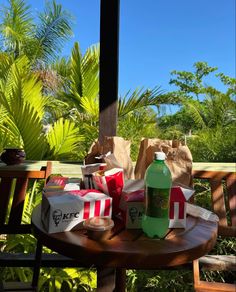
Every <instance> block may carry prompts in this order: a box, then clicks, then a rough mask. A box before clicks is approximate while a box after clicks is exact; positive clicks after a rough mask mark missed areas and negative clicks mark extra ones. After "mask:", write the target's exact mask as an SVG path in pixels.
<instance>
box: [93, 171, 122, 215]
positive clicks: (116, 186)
mask: <svg viewBox="0 0 236 292" xmlns="http://www.w3.org/2000/svg"><path fill="white" fill-rule="evenodd" d="M93 182H94V185H95V187H96V188H97V189H98V190H100V191H102V192H104V193H105V194H107V195H109V196H110V197H112V213H113V215H115V214H117V213H118V212H119V204H120V198H121V194H122V190H123V187H124V171H123V169H122V168H112V169H109V170H106V171H95V172H94V173H93Z"/></svg>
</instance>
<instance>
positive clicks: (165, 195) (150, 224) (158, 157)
mask: <svg viewBox="0 0 236 292" xmlns="http://www.w3.org/2000/svg"><path fill="white" fill-rule="evenodd" d="M165 158H166V155H165V153H164V152H155V157H154V160H153V162H152V163H151V164H150V165H149V167H148V168H147V170H146V173H145V178H144V180H145V210H144V214H143V217H142V229H143V231H144V233H145V234H146V235H147V236H148V237H158V238H162V237H164V236H165V234H166V232H167V230H168V227H169V196H170V190H171V185H172V178H171V173H170V170H169V168H168V166H167V165H166V164H165Z"/></svg>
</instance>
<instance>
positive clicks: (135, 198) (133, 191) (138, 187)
mask: <svg viewBox="0 0 236 292" xmlns="http://www.w3.org/2000/svg"><path fill="white" fill-rule="evenodd" d="M143 201H144V180H143V179H138V180H132V179H131V180H126V181H125V185H124V188H123V192H122V195H121V200H120V211H121V215H122V217H123V220H124V221H125V226H126V228H127V229H138V228H141V222H142V215H143V208H144V204H143Z"/></svg>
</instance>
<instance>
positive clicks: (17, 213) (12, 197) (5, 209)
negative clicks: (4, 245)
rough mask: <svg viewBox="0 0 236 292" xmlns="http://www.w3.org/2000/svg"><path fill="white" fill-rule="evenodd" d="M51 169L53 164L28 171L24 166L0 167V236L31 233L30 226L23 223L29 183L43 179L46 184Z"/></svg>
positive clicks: (48, 163) (49, 163)
mask: <svg viewBox="0 0 236 292" xmlns="http://www.w3.org/2000/svg"><path fill="white" fill-rule="evenodd" d="M51 169H52V163H51V162H47V165H46V166H43V167H42V168H41V169H40V170H32V169H27V167H26V166H24V165H21V167H15V168H14V166H7V167H6V166H5V167H0V234H24V233H30V231H31V230H30V224H22V222H21V221H22V214H23V209H24V202H25V196H26V194H27V191H28V187H29V182H30V181H31V180H33V181H34V180H38V179H43V180H44V183H46V179H47V178H48V177H49V175H50V174H51ZM7 214H9V216H7Z"/></svg>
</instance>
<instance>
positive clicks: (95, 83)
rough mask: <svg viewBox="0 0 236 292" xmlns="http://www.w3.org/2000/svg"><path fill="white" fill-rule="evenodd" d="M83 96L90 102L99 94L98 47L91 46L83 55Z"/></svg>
mask: <svg viewBox="0 0 236 292" xmlns="http://www.w3.org/2000/svg"><path fill="white" fill-rule="evenodd" d="M81 67H82V68H81V71H82V80H83V83H82V86H83V96H86V97H87V98H89V99H90V101H91V102H93V101H94V99H96V98H97V97H98V94H99V47H98V46H91V47H90V48H89V49H88V50H87V51H86V53H85V55H84V57H83V59H82V64H81Z"/></svg>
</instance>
